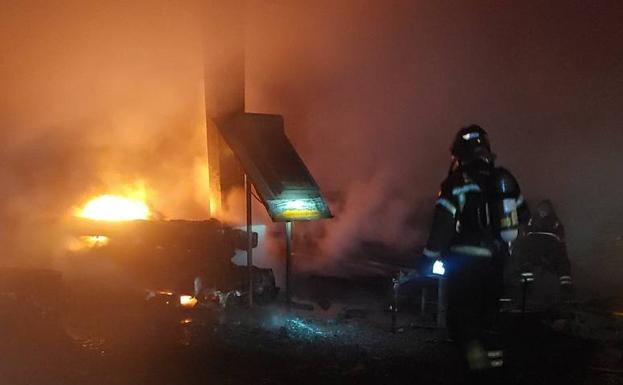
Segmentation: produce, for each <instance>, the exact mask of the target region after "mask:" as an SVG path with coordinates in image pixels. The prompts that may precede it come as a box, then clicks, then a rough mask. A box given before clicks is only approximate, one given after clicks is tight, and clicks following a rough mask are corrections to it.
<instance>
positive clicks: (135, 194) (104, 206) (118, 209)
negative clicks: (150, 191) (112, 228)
mask: <svg viewBox="0 0 623 385" xmlns="http://www.w3.org/2000/svg"><path fill="white" fill-rule="evenodd" d="M75 215H76V216H78V217H80V218H87V219H93V220H98V221H130V220H137V219H149V218H150V217H151V211H150V209H149V206H148V205H147V203H146V193H145V187H144V186H143V185H142V184H138V185H137V186H135V187H133V188H132V189H130V190H129V191H128V193H127V194H123V195H111V194H105V195H100V196H98V197H95V198H93V199H91V200H90V201H88V202H87V203H86V204H85V205H84V206H83V207H82V208H80V209H78V210H76V213H75Z"/></svg>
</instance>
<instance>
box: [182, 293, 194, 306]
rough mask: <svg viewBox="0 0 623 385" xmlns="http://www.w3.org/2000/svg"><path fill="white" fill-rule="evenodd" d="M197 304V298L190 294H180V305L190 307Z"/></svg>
mask: <svg viewBox="0 0 623 385" xmlns="http://www.w3.org/2000/svg"><path fill="white" fill-rule="evenodd" d="M196 304H197V298H195V297H193V296H192V295H180V305H181V306H182V307H184V308H186V309H192V308H193V307H195V305H196Z"/></svg>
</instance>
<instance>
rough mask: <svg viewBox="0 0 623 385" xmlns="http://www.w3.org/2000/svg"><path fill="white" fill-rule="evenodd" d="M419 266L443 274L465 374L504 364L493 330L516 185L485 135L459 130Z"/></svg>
mask: <svg viewBox="0 0 623 385" xmlns="http://www.w3.org/2000/svg"><path fill="white" fill-rule="evenodd" d="M451 154H452V166H451V167H450V170H449V173H448V176H447V178H446V179H445V180H444V181H443V183H442V185H441V191H440V192H439V198H438V199H437V201H436V204H435V212H434V217H433V223H432V226H431V230H430V235H429V239H428V242H427V245H426V248H425V249H424V253H423V254H424V257H423V258H422V260H421V261H422V263H421V266H420V272H421V274H427V272H428V271H429V270H431V267H432V266H437V265H439V263H440V261H441V262H442V263H443V265H444V268H445V281H446V283H447V284H446V288H447V289H446V290H447V327H448V331H449V333H450V337H451V338H452V339H454V340H455V341H456V342H457V343H458V345H459V347H460V348H461V349H462V352H463V353H464V355H465V356H464V357H465V359H466V362H467V364H468V366H469V369H470V370H473V371H480V370H484V369H490V368H498V367H501V366H502V365H503V363H504V357H503V350H502V349H501V346H500V343H499V338H498V337H497V335H498V333H497V331H496V330H495V326H496V325H495V324H496V322H495V321H496V318H497V311H498V300H499V297H500V295H501V292H502V287H503V263H504V260H505V257H506V256H507V255H508V252H509V247H510V244H511V243H512V242H513V241H514V240H515V238H516V237H517V234H518V228H519V217H520V215H521V214H522V212H523V211H524V204H523V198H522V197H521V194H520V189H519V185H518V183H517V181H516V179H515V177H514V176H513V175H512V174H511V173H510V172H509V171H508V170H506V169H504V168H501V167H496V166H495V155H494V154H493V153H492V152H491V147H490V144H489V139H488V135H487V133H486V131H485V130H484V129H482V128H481V127H479V126H477V125H471V126H468V127H465V128H462V129H461V130H459V132H458V133H457V135H456V138H455V140H454V143H453V145H452V147H451Z"/></svg>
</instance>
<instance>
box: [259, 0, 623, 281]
mask: <svg viewBox="0 0 623 385" xmlns="http://www.w3.org/2000/svg"><path fill="white" fill-rule="evenodd" d="M248 15H249V17H248V19H249V20H248V22H249V27H248V28H249V32H248V41H247V109H248V110H253V111H262V112H264V111H266V112H276V113H283V114H284V115H285V120H286V125H287V133H288V135H289V136H290V137H291V139H292V140H293V142H294V143H295V145H296V146H297V148H298V149H299V150H300V152H301V153H302V156H303V158H304V159H305V160H306V161H307V163H308V165H309V167H310V168H311V171H312V173H313V174H314V175H316V177H317V179H318V181H319V183H320V185H321V186H322V188H323V189H324V190H325V191H327V192H333V191H337V192H339V193H341V194H343V195H345V196H344V202H343V204H337V205H334V211H335V214H336V219H335V220H333V221H327V222H325V223H323V224H322V225H320V226H324V227H325V228H324V229H322V230H319V229H318V228H317V227H314V226H308V227H311V228H312V229H310V230H309V231H316V232H317V233H319V234H326V237H325V239H324V241H323V244H322V247H323V251H324V253H325V254H326V255H327V257H328V259H330V260H334V259H335V258H337V257H340V256H343V255H345V254H347V253H348V252H349V251H351V250H352V249H353V248H356V247H357V245H358V242H359V241H360V240H362V239H372V240H385V241H386V242H389V243H392V244H403V245H407V246H408V245H409V242H405V240H407V241H408V240H413V241H412V242H411V244H412V245H417V244H420V245H421V242H422V240H423V237H425V233H426V232H427V226H428V221H429V220H430V218H429V216H427V215H420V216H419V217H420V218H426V219H423V220H420V221H419V222H417V223H416V226H415V233H414V230H413V228H412V227H410V226H407V223H409V218H410V214H413V212H415V213H418V212H419V213H422V212H425V211H426V210H427V209H422V207H423V206H425V207H430V205H432V203H433V199H434V196H435V193H436V190H437V189H438V184H439V182H440V181H441V180H442V179H443V177H444V176H445V172H446V170H447V166H448V163H449V159H448V156H449V154H448V152H447V149H448V147H449V144H450V141H451V139H452V137H453V134H454V132H455V131H456V130H457V129H458V128H459V127H461V126H463V125H467V124H471V123H478V124H481V125H482V126H483V127H485V128H486V129H487V130H488V131H489V133H490V136H491V140H492V142H493V146H494V150H495V151H496V152H497V153H498V156H499V157H498V159H499V163H500V164H501V165H504V166H505V167H507V168H509V169H511V170H512V171H513V172H514V173H515V174H516V175H517V177H518V178H519V180H520V183H521V185H522V188H523V191H524V193H525V195H526V196H527V198H528V199H529V200H536V199H540V198H544V197H549V198H551V199H552V200H553V201H554V202H555V203H556V205H557V207H558V209H559V214H560V216H561V218H562V219H563V221H564V222H565V224H566V226H567V229H568V237H569V246H570V254H571V258H572V261H573V262H574V264H575V269H576V272H577V273H578V274H579V275H583V276H584V277H585V278H588V277H591V278H595V276H594V275H593V276H591V273H589V271H590V270H593V269H594V266H600V267H599V269H600V270H602V269H603V270H608V271H620V270H621V268H622V267H623V263H621V262H620V261H619V260H617V259H615V255H616V254H617V253H618V254H619V255H620V253H621V248H622V247H621V234H622V233H623V225H622V223H621V219H620V215H621V213H622V212H623V206H622V205H623V203H622V202H623V201H622V200H621V199H620V192H621V191H623V188H622V187H623V186H622V185H621V178H620V175H621V172H620V170H618V164H620V163H621V158H620V155H619V154H618V153H619V149H620V148H621V145H623V129H621V122H623V113H622V110H621V108H620V106H621V103H623V82H622V79H623V61H622V60H621V54H620V53H621V52H622V50H623V25H622V24H621V23H620V20H621V18H622V17H623V7H622V6H621V5H620V3H618V2H599V3H569V2H547V3H543V4H533V3H530V4H528V3H526V4H523V3H520V2H515V3H512V4H511V3H500V2H470V3H461V4H457V3H456V2H454V3H444V2H413V1H389V2H377V1H366V0H362V1H339V2H332V1H314V2H290V1H274V2H270V4H267V3H266V2H252V3H251V4H250V6H249V13H248ZM316 226H318V225H316ZM314 229H315V230H314ZM617 237H618V238H617ZM606 249H607V250H609V251H608V252H606V251H605V250H606ZM413 253H414V254H415V253H417V247H414V248H413ZM604 253H610V254H609V255H604ZM323 266H324V265H323ZM320 267H322V266H320ZM597 275H598V276H603V274H597Z"/></svg>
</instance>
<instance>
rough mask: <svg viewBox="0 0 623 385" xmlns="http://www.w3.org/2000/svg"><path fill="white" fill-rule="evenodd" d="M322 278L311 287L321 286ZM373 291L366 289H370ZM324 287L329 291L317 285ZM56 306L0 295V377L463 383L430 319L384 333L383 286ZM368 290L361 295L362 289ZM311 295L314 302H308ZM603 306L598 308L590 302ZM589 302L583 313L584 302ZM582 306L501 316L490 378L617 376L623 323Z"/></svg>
mask: <svg viewBox="0 0 623 385" xmlns="http://www.w3.org/2000/svg"><path fill="white" fill-rule="evenodd" d="M321 286H322V285H321ZM371 290H372V289H371ZM328 291H329V292H330V291H331V290H328ZM80 292H81V293H83V294H82V295H74V296H71V295H69V296H68V301H67V303H66V304H65V306H64V307H63V309H62V311H48V312H46V311H42V310H41V309H40V308H37V307H35V306H34V305H32V304H30V303H28V302H26V301H24V302H21V301H17V300H16V299H15V298H10V297H3V299H2V301H1V302H0V321H1V322H2V325H1V326H2V327H1V329H0V333H1V334H2V336H1V337H2V339H1V340H0V341H1V342H0V357H1V358H0V383H1V384H7V385H13V384H15V385H18V384H41V385H52V384H59V385H60V384H67V385H71V384H80V385H90V384H93V385H100V384H101V385H126V384H127V385H129V384H133V385H134V384H163V385H164V384H167V385H175V384H184V385H191V384H232V385H237V384H299V385H300V384H407V383H409V384H462V383H467V382H468V381H469V380H474V378H471V377H469V376H467V373H466V372H465V370H464V369H463V365H462V361H461V359H460V356H459V354H458V352H457V351H456V349H455V346H454V344H453V343H452V342H451V341H449V340H448V338H447V337H446V335H445V333H444V331H443V330H438V329H435V328H434V327H433V323H432V316H430V315H419V314H417V312H415V311H413V309H409V307H408V306H407V307H405V308H404V309H403V311H401V312H400V313H399V316H398V321H397V327H396V332H395V333H392V332H391V317H390V313H388V312H387V305H388V299H387V297H386V296H385V294H378V291H376V293H377V295H366V293H367V292H366V290H364V289H361V290H359V291H357V290H355V291H354V293H350V294H349V295H345V294H344V292H343V291H341V292H340V291H338V292H340V293H342V295H336V296H335V298H327V296H326V294H322V295H320V297H322V301H321V303H322V304H323V306H324V307H325V308H327V310H322V309H321V307H320V306H319V305H318V301H317V300H318V298H315V299H314V298H312V297H313V296H302V297H301V298H300V299H299V300H300V301H301V302H307V303H310V304H313V305H314V310H313V311H308V310H300V309H290V310H287V309H286V308H285V307H284V306H282V305H280V304H279V303H276V304H272V305H268V306H258V307H256V308H254V309H253V310H248V309H244V308H229V309H222V308H214V307H210V308H203V307H202V308H196V309H193V310H181V309H179V308H176V307H166V306H162V307H161V306H148V305H146V304H145V301H144V299H143V298H141V296H140V295H139V294H138V293H137V294H136V295H126V296H120V295H119V294H118V293H117V294H115V295H109V294H102V293H97V292H88V293H87V294H84V290H81V291H80ZM368 294H369V293H368ZM314 301H316V302H314ZM594 308H595V309H602V308H603V306H601V307H599V306H596V307H594ZM587 309H588V310H587ZM595 309H593V308H590V306H588V305H584V306H583V307H582V310H576V311H575V313H574V314H575V315H574V317H573V319H571V320H568V321H564V322H558V323H554V324H551V323H550V324H548V325H545V324H543V323H542V322H541V321H540V320H539V319H530V317H526V318H524V319H523V321H522V322H518V321H517V320H512V319H511V320H510V321H509V322H508V325H509V326H508V328H507V329H508V330H507V336H508V338H507V346H508V352H507V356H506V358H505V369H504V371H503V372H500V373H499V374H497V376H498V377H496V378H495V383H504V384H548V385H551V384H589V385H592V384H623V325H622V323H621V321H620V320H619V319H618V318H617V317H616V316H612V315H611V314H607V313H604V312H602V313H600V312H599V311H598V310H595Z"/></svg>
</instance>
